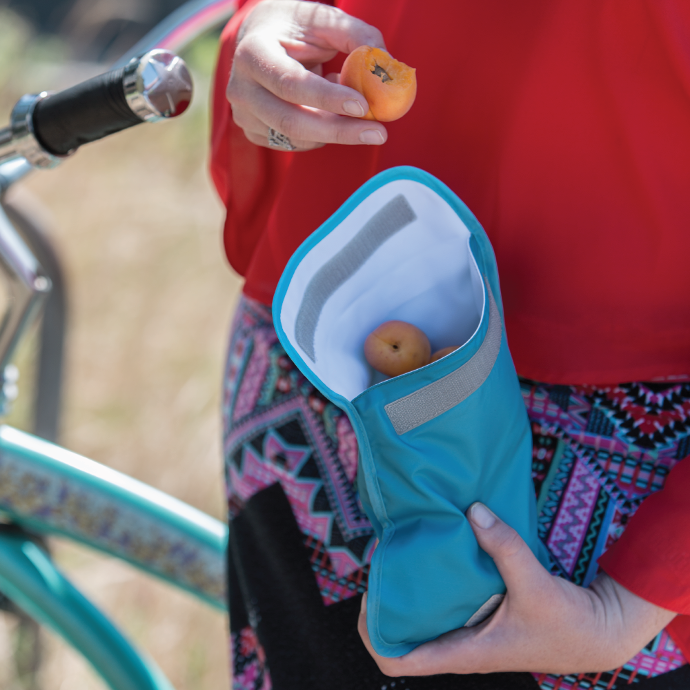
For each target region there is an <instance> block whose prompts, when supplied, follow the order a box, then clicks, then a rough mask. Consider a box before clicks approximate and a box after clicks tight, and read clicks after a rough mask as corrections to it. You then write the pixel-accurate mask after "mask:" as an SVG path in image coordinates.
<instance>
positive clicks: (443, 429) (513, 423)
mask: <svg viewBox="0 0 690 690" xmlns="http://www.w3.org/2000/svg"><path fill="white" fill-rule="evenodd" d="M273 315H274V316H273V318H274V322H275V326H276V330H277V332H278V336H279V338H280V340H281V343H282V344H283V346H284V347H285V349H286V351H287V353H288V354H289V355H290V357H291V358H292V359H293V361H294V362H295V363H296V364H297V366H298V367H299V368H300V370H301V371H302V372H303V373H304V374H305V376H306V377H307V378H308V379H309V380H310V381H311V382H312V383H313V384H314V385H315V386H316V387H317V388H318V389H319V390H320V391H321V392H322V393H323V394H324V395H325V396H326V397H327V398H329V399H330V400H331V401H333V402H334V403H335V404H336V405H338V406H339V407H341V408H342V409H344V410H345V411H346V413H347V414H348V416H349V418H350V420H351V422H352V425H353V428H354V430H355V433H356V435H357V440H358V443H359V449H360V454H359V467H358V485H359V490H360V497H361V500H362V504H363V506H364V508H365V510H366V512H367V515H368V516H369V518H370V520H371V522H372V524H373V526H374V529H375V530H376V535H377V537H378V539H379V545H378V547H377V548H376V550H375V552H374V556H373V559H372V563H371V570H370V574H369V590H368V604H367V626H368V630H369V635H370V637H371V642H372V645H373V647H374V649H375V650H376V651H377V652H378V653H379V654H381V655H382V656H388V657H394V656H401V655H402V654H406V653H407V652H409V651H411V650H412V649H414V648H415V647H416V646H418V645H419V644H421V643H422V642H425V641H428V640H431V639H434V638H436V637H438V636H439V635H441V634H443V633H445V632H448V631H450V630H454V629H456V628H460V627H462V626H465V625H474V624H476V623H478V622H480V621H481V620H483V619H484V618H485V617H486V616H487V615H489V614H490V613H491V612H492V611H493V610H494V609H495V607H496V606H497V605H498V604H499V603H500V601H501V599H502V597H503V595H504V593H505V585H504V584H503V581H502V579H501V577H500V575H499V573H498V571H497V569H496V567H495V565H494V563H493V560H492V559H491V558H490V557H489V556H488V555H487V554H486V553H485V552H484V551H482V550H481V549H480V548H479V546H478V544H477V541H476V539H475V537H474V534H473V532H472V529H471V527H470V525H469V523H468V521H467V519H466V518H465V511H466V510H467V508H468V507H469V506H470V505H471V504H472V503H473V502H475V501H481V502H482V503H484V504H486V505H487V506H488V507H489V508H491V510H493V511H494V512H495V513H496V514H497V515H498V516H499V517H500V518H501V519H502V520H504V521H505V522H507V523H508V524H509V525H511V526H512V527H513V528H515V529H516V530H517V531H518V532H519V533H520V535H521V536H522V537H523V539H524V540H525V541H526V542H527V544H528V545H529V546H530V547H531V548H532V550H533V551H534V552H535V553H536V554H537V555H538V556H539V557H540V559H541V560H542V562H544V563H546V557H545V553H543V552H542V550H541V547H540V544H539V541H538V539H537V526H536V502H535V497H534V487H533V484H532V478H531V473H530V471H531V453H532V446H531V436H530V428H529V422H528V419H527V414H526V412H525V408H524V404H523V402H522V397H521V394H520V390H519V385H518V380H517V375H516V373H515V369H514V367H513V362H512V359H511V357H510V352H509V351H508V346H507V342H506V337H505V328H504V325H503V309H502V304H501V296H500V288H499V282H498V274H497V270H496V261H495V257H494V254H493V250H492V249H491V245H490V243H489V240H488V238H487V236H486V233H485V232H484V230H483V229H482V228H481V226H480V225H479V223H478V222H477V220H476V219H475V218H474V216H473V215H472V213H471V212H470V211H469V210H468V209H467V207H466V206H465V205H464V204H463V203H462V202H461V201H460V200H459V199H458V198H457V196H455V194H454V193H453V192H452V191H450V190H449V189H448V188H447V187H446V186H445V185H443V183H441V182H440V181H439V180H437V179H436V178H434V177H433V176H431V175H429V174H428V173H426V172H424V171H422V170H418V169H416V168H410V167H401V168H393V169H390V170H387V171H385V172H383V173H381V174H379V175H377V176H376V177H374V178H373V179H371V180H370V181H369V182H367V183H366V184H365V185H364V186H363V187H362V188H360V189H359V190H358V191H357V192H356V193H355V194H354V195H353V196H352V197H351V198H350V199H349V200H348V201H347V202H346V203H345V204H344V205H343V206H342V207H341V208H340V209H339V210H338V211H337V212H336V213H335V214H334V215H333V216H332V217H331V218H330V219H329V220H327V221H326V223H324V225H322V226H321V227H320V228H319V229H318V230H317V231H316V232H315V233H313V234H312V235H311V236H310V237H309V238H308V239H307V240H306V241H305V242H304V244H303V245H302V246H301V247H300V248H299V249H298V250H297V252H295V254H294V256H293V257H292V258H291V260H290V262H289V263H288V265H287V267H286V269H285V271H284V273H283V276H282V277H281V280H280V283H279V285H278V289H277V292H276V296H275V299H274V303H273ZM390 320H400V321H406V322H408V323H412V324H414V325H415V326H417V327H418V328H420V329H421V330H422V331H424V333H426V335H427V336H428V338H429V340H430V342H431V347H432V350H433V351H434V352H435V351H437V350H440V349H442V348H446V347H450V346H458V345H460V347H459V348H458V349H456V350H454V351H453V352H451V353H450V354H448V355H446V356H445V357H442V358H440V359H438V360H437V361H434V362H432V363H430V364H428V365H426V366H423V367H421V368H418V369H415V370H414V371H410V372H409V373H406V374H403V375H401V376H396V377H394V378H389V379H384V380H382V377H381V375H379V374H376V372H374V371H373V370H372V368H371V367H370V366H369V364H368V363H367V361H366V359H365V356H364V342H365V339H366V337H367V335H369V333H371V332H372V331H373V330H374V329H375V328H377V327H378V326H379V325H380V324H382V323H383V322H385V321H390Z"/></svg>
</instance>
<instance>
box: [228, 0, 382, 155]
mask: <svg viewBox="0 0 690 690" xmlns="http://www.w3.org/2000/svg"><path fill="white" fill-rule="evenodd" d="M361 45H368V46H373V47H375V48H383V49H385V45H384V42H383V37H382V36H381V33H380V32H379V31H378V29H376V28H374V27H373V26H370V25H369V24H366V23H364V22H363V21H361V20H359V19H356V18H354V17H351V16H349V15H347V14H345V13H344V12H343V11H342V10H339V9H337V8H335V7H330V6H328V5H322V4H320V3H313V2H301V1H299V0H264V2H260V3H259V4H258V5H257V6H256V7H255V8H254V9H253V10H252V11H251V13H250V14H249V15H248V16H247V18H246V19H245V20H244V23H243V24H242V27H241V30H240V33H239V36H238V42H237V48H236V50H235V55H234V61H233V67H232V73H231V75H230V80H229V82H228V88H227V98H228V100H229V101H230V103H231V105H232V114H233V119H234V121H235V123H236V124H237V125H238V126H239V127H241V128H242V129H243V130H244V133H245V135H246V137H247V138H248V139H249V140H250V141H251V142H253V143H254V144H258V145H259V146H268V130H269V128H272V129H274V130H276V131H277V132H280V133H282V134H284V135H286V136H287V137H289V138H290V141H291V142H292V144H293V145H294V146H295V147H297V149H298V150H302V151H306V150H310V149H314V148H318V147H320V146H323V145H324V144H327V143H334V144H383V143H384V142H385V141H386V138H387V136H388V135H387V132H386V128H385V127H384V126H383V125H382V124H380V123H379V122H371V121H367V120H364V119H360V118H364V116H365V115H366V114H367V112H368V111H369V103H367V100H366V99H365V97H364V96H363V95H362V94H360V93H358V92H357V91H355V90H354V89H351V88H349V87H348V86H343V85H341V84H338V83H337V75H327V76H326V77H325V78H324V76H323V74H322V72H323V70H322V65H323V63H324V62H327V61H328V60H330V59H332V58H333V57H334V56H335V55H336V54H337V53H338V52H343V53H351V52H352V51H353V50H354V49H355V48H357V47H358V46H361Z"/></svg>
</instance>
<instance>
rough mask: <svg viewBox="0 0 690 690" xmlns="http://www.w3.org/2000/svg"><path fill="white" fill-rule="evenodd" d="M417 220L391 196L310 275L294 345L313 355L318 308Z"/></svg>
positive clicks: (398, 198)
mask: <svg viewBox="0 0 690 690" xmlns="http://www.w3.org/2000/svg"><path fill="white" fill-rule="evenodd" d="M414 220H417V216H416V215H415V212H414V211H413V210H412V207H411V206H410V204H409V202H408V201H407V199H406V198H405V197H404V196H403V195H402V194H398V196H396V197H394V198H393V199H391V200H390V201H389V202H388V203H387V204H386V205H385V206H384V207H383V208H382V209H381V210H380V211H377V212H376V213H375V214H374V215H373V216H372V217H371V218H370V219H369V220H368V221H367V222H366V224H365V225H364V227H363V228H362V229H361V230H360V231H359V232H358V233H357V234H356V235H355V236H354V237H353V238H352V239H351V240H350V241H349V242H348V243H347V244H346V245H345V246H344V247H343V248H342V249H341V250H340V251H339V252H338V253H337V254H336V255H335V256H333V257H331V259H329V260H328V261H327V262H326V263H325V264H324V265H323V266H322V267H321V268H320V269H319V270H318V271H317V272H316V273H315V274H314V275H313V276H312V279H311V280H310V281H309V285H307V289H306V291H305V293H304V297H302V304H301V305H300V308H299V312H298V313H297V319H296V321H295V339H296V340H297V344H298V345H299V346H300V347H301V348H302V350H303V351H304V352H305V353H306V354H307V355H308V356H309V358H310V359H311V361H312V362H315V361H316V357H315V355H314V334H315V333H316V326H317V324H318V323H319V317H320V316H321V310H322V309H323V307H324V304H326V301H327V300H328V298H329V297H330V296H331V295H332V294H333V293H334V292H335V291H336V290H337V289H338V288H339V287H340V286H341V285H342V284H343V283H344V282H345V281H346V280H347V279H348V278H350V277H351V276H352V275H353V274H354V273H356V272H357V271H358V270H359V269H360V268H361V267H362V266H363V264H364V262H365V261H366V260H367V259H368V258H369V257H370V256H371V255H372V254H373V253H374V252H375V251H376V250H377V249H378V248H379V247H380V246H381V245H382V244H383V243H384V242H385V241H386V240H387V239H389V238H390V237H392V236H393V235H395V233H396V232H399V231H400V230H402V229H403V228H404V227H405V226H406V225H409V224H410V223H411V222H412V221H414Z"/></svg>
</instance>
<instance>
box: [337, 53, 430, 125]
mask: <svg viewBox="0 0 690 690" xmlns="http://www.w3.org/2000/svg"><path fill="white" fill-rule="evenodd" d="M415 72H416V70H415V69H414V68H413V67H408V66H407V65H406V64H404V63H402V62H398V61H397V60H395V59H393V58H392V57H391V56H390V55H389V54H388V53H387V52H386V51H385V50H381V49H380V48H372V47H371V46H360V47H359V48H355V50H353V51H352V52H351V53H350V54H349V55H348V56H347V58H345V62H344V63H343V68H342V70H341V71H340V83H341V84H344V85H345V86H349V87H350V88H352V89H355V91H359V93H361V94H362V96H364V98H366V99H367V103H368V104H369V112H368V113H367V114H366V115H365V116H364V117H363V118H362V119H364V120H378V121H379V122H391V121H392V120H397V119H398V118H400V117H402V116H403V115H404V114H405V113H406V112H407V111H408V110H409V109H410V108H411V107H412V104H413V103H414V99H415V96H416V95H417V77H416V76H415Z"/></svg>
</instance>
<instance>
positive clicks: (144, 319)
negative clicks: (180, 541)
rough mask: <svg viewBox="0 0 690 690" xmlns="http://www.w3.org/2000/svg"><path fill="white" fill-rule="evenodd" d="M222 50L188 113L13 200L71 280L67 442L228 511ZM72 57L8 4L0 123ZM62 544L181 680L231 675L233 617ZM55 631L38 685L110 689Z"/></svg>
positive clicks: (186, 684) (120, 619)
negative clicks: (219, 179) (217, 137)
mask: <svg viewBox="0 0 690 690" xmlns="http://www.w3.org/2000/svg"><path fill="white" fill-rule="evenodd" d="M3 12H4V14H3ZM8 27H9V28H8ZM214 54H215V45H214V41H213V40H212V39H211V40H206V41H201V42H200V43H198V44H197V45H196V46H195V47H194V49H193V50H192V51H191V52H190V54H189V55H187V56H186V57H188V60H189V63H190V66H191V67H192V71H193V74H194V77H195V82H196V84H195V85H196V99H195V105H194V106H193V109H192V110H191V111H190V112H188V113H186V114H185V115H184V116H183V117H181V118H179V120H177V121H171V122H164V123H158V124H153V125H142V126H140V127H136V128H133V129H130V130H128V131H125V132H122V133H120V134H118V135H115V136H113V137H111V138H110V139H109V140H106V141H103V142H97V143H95V144H90V145H88V146H85V147H83V148H82V149H80V151H79V152H78V153H77V154H76V155H75V156H74V157H73V158H71V159H69V160H67V161H65V162H64V163H63V164H62V166H60V167H59V168H58V169H56V170H54V171H50V172H44V173H40V174H38V173H36V174H34V176H33V177H31V178H30V179H29V180H28V181H27V182H26V183H24V184H23V185H22V187H21V188H18V189H17V190H15V192H14V199H15V201H17V202H18V203H23V204H26V205H29V206H30V207H31V208H32V210H33V212H34V213H35V214H37V215H38V216H39V217H41V218H44V219H45V220H46V222H47V223H48V225H49V226H50V229H51V236H52V237H53V238H54V240H55V242H56V243H57V245H58V248H59V250H60V251H61V254H62V256H63V259H64V262H65V266H66V271H67V277H68V280H69V291H70V292H69V294H70V318H69V339H68V345H67V347H68V364H67V384H66V391H65V401H64V403H65V404H64V418H63V425H62V430H63V431H62V438H61V442H62V444H63V445H65V446H66V447H67V448H69V449H71V450H74V451H76V452H78V453H82V454H84V455H87V456H89V457H91V458H93V459H95V460H98V461H99V462H103V463H105V464H107V465H109V466H111V467H114V468H116V469H118V470H120V471H123V472H126V473H128V474H131V475H133V476H135V477H137V478H139V479H141V480H143V481H145V482H147V483H149V484H152V485H153V486H156V487H157V488H160V489H162V490H163V491H166V492H168V493H171V494H173V495H174V496H176V497H178V498H180V499H182V500H184V501H187V502H189V503H191V504H192V505H194V506H196V507H198V508H200V509H202V510H204V511H206V512H209V513H211V514H212V515H214V516H216V517H218V518H220V519H223V517H224V509H223V489H222V460H221V451H220V420H219V400H220V383H221V376H222V370H223V357H224V347H225V337H226V333H227V330H228V327H229V321H230V317H231V314H232V311H233V308H234V306H235V304H236V300H237V298H238V296H239V290H240V286H241V283H240V280H239V279H238V278H237V277H236V276H235V275H233V274H232V272H231V270H230V269H229V267H228V266H227V264H226V263H225V260H224V259H223V257H222V253H221V243H220V237H221V235H220V232H221V230H220V229H221V219H222V212H221V208H220V204H219V202H218V200H217V199H216V197H215V195H214V193H213V191H212V188H211V184H210V181H209V178H208V174H207V165H206V156H207V138H208V124H207V117H208V113H207V107H206V105H207V101H208V88H209V78H210V71H211V65H212V62H213V57H214ZM62 55H64V53H63V52H62V48H61V46H60V45H59V44H57V43H55V44H47V45H45V44H43V45H41V44H37V43H35V42H34V41H32V39H31V31H30V30H29V29H28V28H27V27H26V25H25V24H23V23H22V22H21V21H20V20H19V19H17V17H16V16H13V15H9V14H7V12H6V10H2V8H0V123H3V124H4V123H5V122H6V121H7V119H8V116H9V111H10V109H11V107H12V104H13V103H14V101H15V100H16V97H17V96H18V95H20V93H22V92H24V91H29V90H32V89H44V88H47V89H50V88H55V87H56V84H55V83H53V82H49V81H47V80H49V79H54V81H55V82H60V85H62V84H63V83H69V82H70V81H74V80H75V79H76V74H77V72H79V66H76V69H72V70H71V71H70V70H69V69H68V70H64V69H63V70H62V71H61V69H60V65H63V67H64V62H63V61H61V56H62ZM12 60H14V62H12ZM42 80H43V81H42ZM38 82H41V83H40V84H39V83H38ZM33 347H34V345H33V343H31V342H27V343H25V345H24V347H23V350H22V353H21V358H20V359H21V362H22V363H23V364H24V366H23V367H22V378H21V380H20V396H21V397H20V400H19V402H18V405H17V407H16V409H15V411H14V412H13V415H12V418H11V419H10V420H9V421H10V422H11V423H13V424H14V425H16V426H20V427H26V425H27V424H28V421H27V420H28V409H27V405H28V404H29V403H30V400H31V390H30V384H31V362H32V351H33ZM53 548H54V555H55V558H56V560H57V562H58V563H59V565H60V566H61V567H62V568H63V569H64V570H65V571H66V572H67V573H68V575H69V576H70V578H71V579H72V580H73V581H74V582H76V583H77V584H78V585H79V586H81V587H82V588H83V590H84V591H85V592H86V593H87V595H88V596H90V597H91V598H92V599H93V600H94V601H96V602H97V603H98V604H99V605H100V606H102V607H103V609H105V610H106V611H107V612H108V613H109V614H110V615H111V616H112V617H113V619H114V620H115V621H116V622H117V623H118V624H119V625H120V626H121V628H123V629H124V630H126V631H127V633H128V634H129V635H130V636H131V638H133V639H134V641H135V642H136V643H137V644H138V645H140V646H141V647H143V648H144V649H146V650H147V652H148V653H149V654H150V655H151V656H152V657H153V658H154V659H155V660H156V662H157V663H158V664H159V665H160V666H161V667H162V669H163V670H164V672H165V673H166V675H167V676H168V678H169V679H170V680H171V681H172V683H173V685H174V686H175V687H176V688H177V689H178V690H183V689H185V690H207V689H211V688H213V689H214V690H215V689H222V688H227V687H228V684H229V683H228V673H227V661H226V646H227V635H226V629H227V621H226V619H225V617H224V616H223V615H221V614H219V613H217V612H215V611H213V610H211V609H210V608H208V607H207V606H205V605H203V604H200V603H197V602H196V601H194V600H193V599H192V598H191V597H189V596H188V595H186V594H181V593H178V592H176V591H174V590H173V589H172V588H171V587H169V586H167V585H165V584H162V583H159V582H157V581H153V580H151V579H150V578H148V577H146V576H143V575H140V574H139V573H137V572H136V571H134V570H133V569H132V568H131V567H129V566H127V565H125V564H121V563H118V562H117V561H115V560H114V559H109V558H104V557H102V556H98V555H96V554H94V553H92V552H89V551H87V550H84V549H82V548H78V547H76V546H73V545H69V544H66V543H61V542H53ZM13 626H14V622H13V620H12V619H11V617H8V616H5V615H2V614H0V688H2V689H3V690H19V688H20V687H23V686H20V685H18V684H15V683H14V682H13V681H12V675H13V674H12V664H11V662H10V657H11V654H12V650H11V634H10V633H11V630H12V627H13ZM44 639H46V642H47V648H46V656H45V659H44V662H43V664H42V670H41V676H40V680H41V684H40V688H45V689H46V690H48V689H50V690H60V689H62V690H67V689H70V690H71V689H73V688H79V690H92V689H94V690H95V689H96V688H98V689H99V690H103V688H104V685H103V684H102V683H101V682H100V680H98V679H97V678H96V677H95V675H94V674H93V673H92V672H91V670H90V668H88V667H87V665H86V664H85V663H84V662H83V661H82V660H81V658H80V657H79V656H78V655H77V654H75V653H73V652H72V651H71V650H69V649H67V648H66V647H65V646H64V645H62V643H61V642H59V641H58V640H56V639H55V638H53V637H52V636H48V635H45V637H44Z"/></svg>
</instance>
